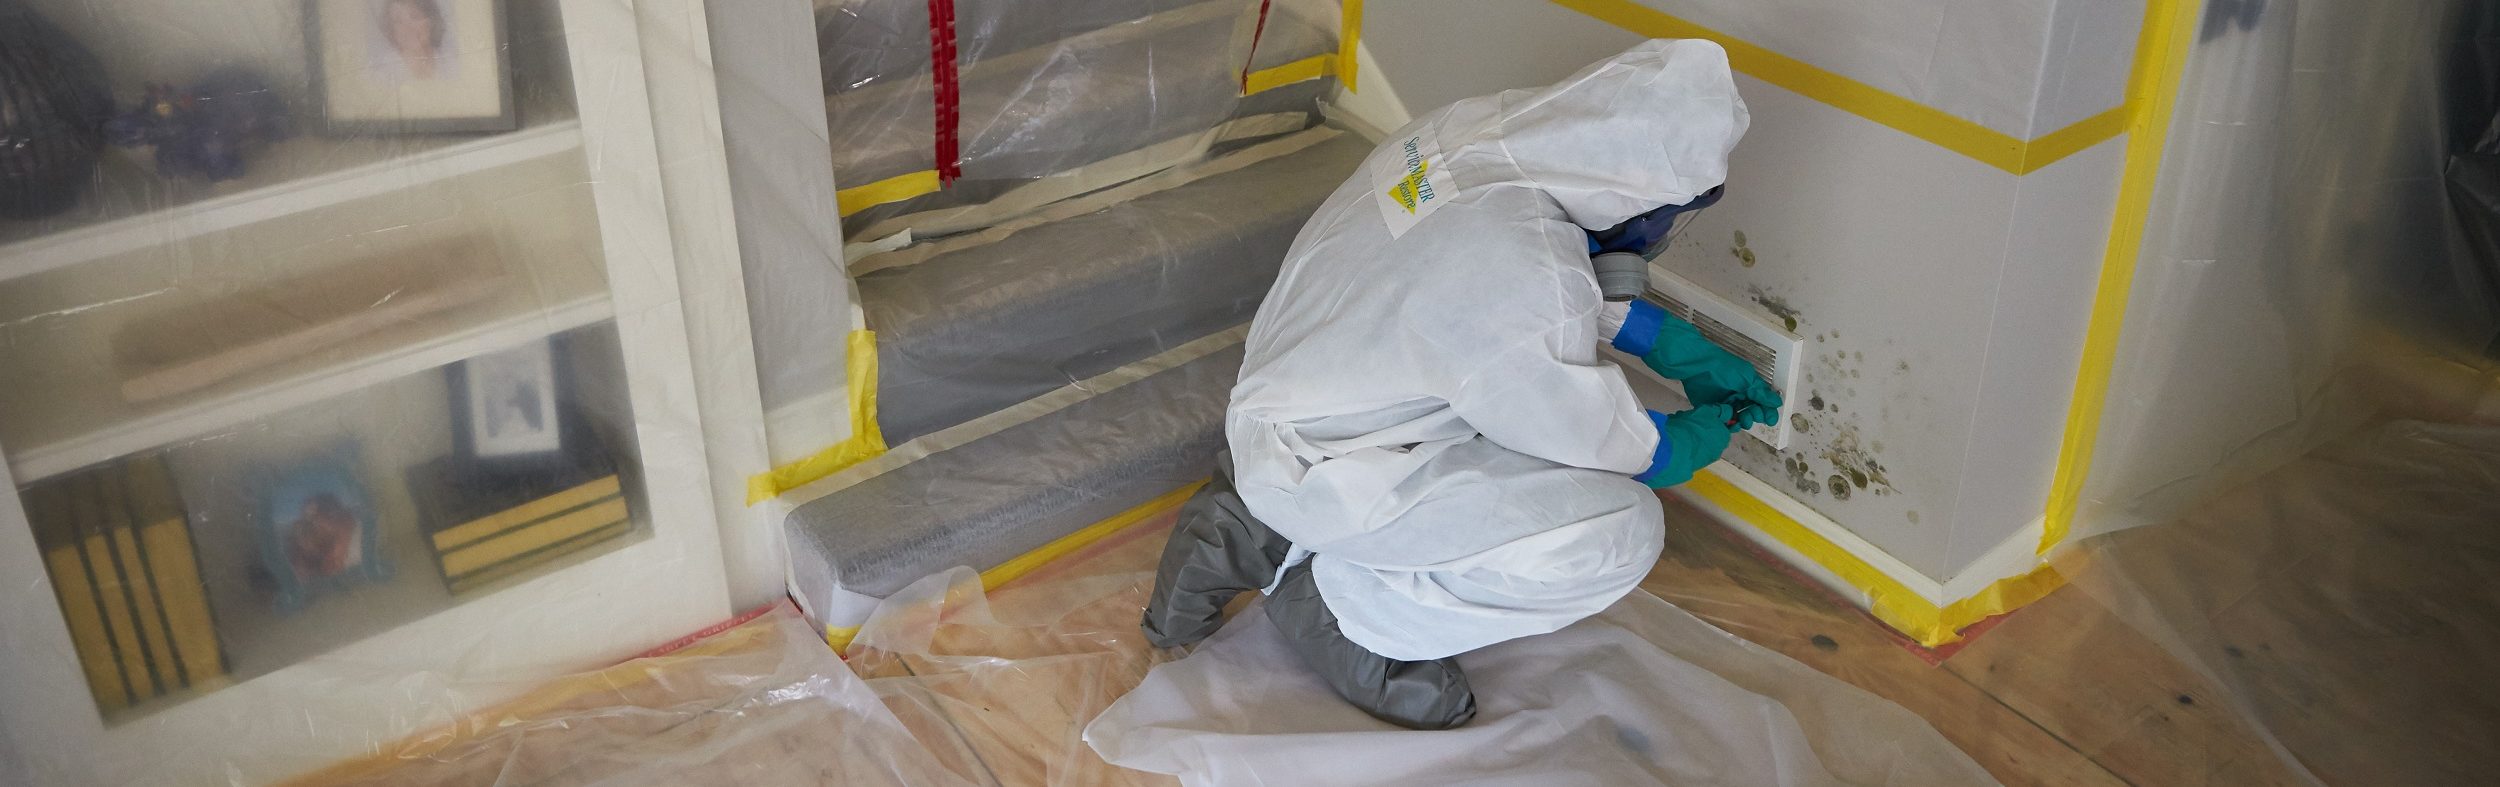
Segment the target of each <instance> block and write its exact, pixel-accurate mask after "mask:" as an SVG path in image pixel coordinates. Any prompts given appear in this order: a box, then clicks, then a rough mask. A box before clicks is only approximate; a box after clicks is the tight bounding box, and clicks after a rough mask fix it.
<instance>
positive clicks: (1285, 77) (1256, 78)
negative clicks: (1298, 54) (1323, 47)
mask: <svg viewBox="0 0 2500 787" xmlns="http://www.w3.org/2000/svg"><path fill="white" fill-rule="evenodd" d="M1337 29H1338V30H1340V31H1343V32H1341V33H1340V34H1339V35H1338V36H1337V53H1336V54H1333V55H1312V56H1310V57H1306V58H1303V59H1300V60H1296V61H1293V62H1291V63H1286V64H1284V65H1281V66H1270V67H1267V68H1262V69H1259V70H1257V71H1252V72H1250V73H1249V74H1247V75H1245V76H1244V77H1242V80H1241V94H1242V95H1245V96H1247V95H1252V94H1255V93H1264V92H1267V91H1269V90H1274V89H1276V88H1280V87H1284V86H1286V85H1290V84H1293V83H1296V82H1308V81H1311V80H1314V79H1319V78H1321V77H1327V76H1335V77H1336V78H1337V81H1338V82H1339V83H1342V84H1344V85H1345V89H1346V92H1348V93H1352V92H1355V86H1354V75H1355V71H1356V70H1357V68H1356V67H1355V64H1356V63H1357V62H1358V60H1359V59H1358V58H1357V57H1356V56H1355V55H1356V53H1357V52H1359V51H1361V50H1360V49H1359V47H1360V45H1361V44H1362V39H1363V0H1345V2H1344V3H1343V4H1341V5H1340V6H1338V19H1337Z"/></svg>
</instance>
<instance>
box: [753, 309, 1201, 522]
mask: <svg viewBox="0 0 2500 787" xmlns="http://www.w3.org/2000/svg"><path fill="white" fill-rule="evenodd" d="M1249 335H1250V326H1249V324H1248V323H1243V324H1241V325H1236V326H1233V327H1232V328H1230V329H1227V330H1224V331H1221V332H1217V333H1213V334H1208V335H1206V336H1202V337H1199V338H1197V339H1194V340H1191V341H1190V342H1188V343H1187V344H1183V345H1181V346H1179V347H1174V348H1172V349H1170V350H1165V351H1163V352H1162V353H1159V354H1156V355H1154V356H1153V357H1149V358H1147V359H1145V360H1142V361H1137V362H1135V363H1131V364H1128V365H1126V366H1122V367H1120V368H1117V369H1113V370H1111V371H1108V372H1104V373H1102V374H1098V375H1095V376H1093V377H1088V378H1086V379H1084V380H1080V381H1077V382H1073V383H1069V384H1067V385H1064V386H1060V387H1059V388H1058V389H1057V390H1054V391H1051V392H1049V393H1045V394H1042V395H1040V396H1036V397H1033V398H1031V399H1027V400H1024V401H1022V402H1018V403H1016V404H1014V405H1011V406H1009V407H1007V408H1006V409H1003V410H999V411H997V412H993V413H990V414H988V415H984V416H981V417H979V418H975V419H972V420H970V421H967V422H964V423H960V424H956V425H954V426H950V427H947V428H945V429H941V430H938V431H937V432H935V433H933V434H925V435H921V436H919V437H916V438H912V440H911V441H910V442H906V443H904V444H902V445H898V446H894V447H892V448H890V449H888V450H887V451H886V452H885V453H882V454H879V455H877V456H875V457H873V458H871V459H869V460H868V461H864V462H860V463H858V464H856V465H853V466H851V467H848V468H844V469H843V470H842V471H841V472H839V473H837V474H835V475H830V476H826V477H825V478H823V479H819V480H817V481H810V482H808V485H807V490H806V491H805V492H804V493H802V494H805V495H807V496H808V498H809V499H816V498H820V497H822V496H824V495H829V494H833V493H835V492H839V491H842V490H843V489H848V488H850V486H851V485H853V484H857V483H859V482H861V481H865V480H868V479H870V478H875V477H877V476H878V475H881V474H884V473H890V472H893V471H894V470H896V469H898V468H901V467H904V466H906V465H909V464H911V463H913V462H917V461H920V460H922V459H925V458H928V457H930V456H933V455H936V454H937V453H938V452H940V451H946V450H951V449H953V448H956V447H958V446H963V445H968V444H971V443H972V442H973V441H975V440H979V439H981V438H984V437H988V436H990V435H994V434H997V433H999V432H1003V431H1006V430H1008V429H1012V428H1015V427H1016V426H1018V425H1021V424H1025V423H1029V422H1031V421H1032V420H1034V419H1036V418H1040V417H1042V416H1045V415H1049V414H1051V413H1055V412H1058V411H1060V410H1063V409H1066V408H1068V407H1072V406H1075V405H1076V404H1077V403H1078V402H1082V401H1085V400H1087V399H1091V398H1093V397H1096V396H1101V395H1103V394H1107V393H1110V392H1112V391H1115V390H1118V389H1119V388H1121V387H1122V386H1126V385H1128V384H1130V383H1134V382H1137V381H1140V380H1144V379H1146V378H1148V377H1152V376H1154V375H1156V374H1159V373H1162V372H1165V371H1169V370H1171V369H1176V368H1179V367H1180V366H1181V365H1182V364H1186V363H1189V362H1192V361H1195V360H1198V359H1200V358H1204V357H1207V356H1209V355H1213V354H1215V353H1217V352H1219V351H1222V350H1223V349H1225V348H1227V347H1233V346H1236V345H1239V344H1241V342H1242V340H1243V339H1244V338H1246V337H1248V336H1249Z"/></svg>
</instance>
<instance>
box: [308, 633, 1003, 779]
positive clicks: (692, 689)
mask: <svg viewBox="0 0 2500 787" xmlns="http://www.w3.org/2000/svg"><path fill="white" fill-rule="evenodd" d="M951 779H952V776H951V774H950V773H949V772H948V771H947V770H946V769H945V768H943V767H941V765H940V764H939V762H938V760H937V759H936V758H935V757H933V756H932V755H930V754H929V753H928V752H927V751H926V750H925V749H923V748H922V747H921V746H920V744H919V743H918V742H917V741H916V740H915V739H914V738H913V737H912V735H911V733H910V732H908V731H906V730H905V729H904V727H903V725H902V723H901V722H900V721H898V720H897V719H896V718H895V716H894V714H893V713H891V712H889V711H887V710H886V708H885V707H884V706H883V705H882V704H881V703H880V702H879V701H878V697H877V694H876V693H875V692H873V691H871V690H870V689H869V687H868V685H867V684H865V683H863V682H861V681H860V680H859V679H858V678H857V677H855V676H853V675H852V674H851V671H850V670H848V669H845V668H844V667H843V664H842V661H841V659H839V658H836V657H835V656H834V654H833V652H832V651H830V650H827V649H826V648H825V646H824V642H823V640H821V639H818V638H817V637H816V635H815V632H814V630H813V629H812V628H811V627H810V626H808V624H807V622H806V621H805V620H804V619H803V618H801V617H800V616H799V614H798V611H797V610H796V609H793V608H791V607H789V606H787V605H784V606H781V607H776V608H774V609H773V610H772V611H770V612H768V613H766V614H765V615H763V616H762V617H760V618H757V619H755V620H752V621H749V622H747V623H744V624H742V625H739V626H737V627H734V628H731V629H728V630H727V631H723V632H720V633H718V634H715V635H712V636H710V637H706V638H704V639H701V640H699V641H696V642H694V643H692V644H690V645H688V646H686V647H684V648H682V649H679V650H676V651H673V652H670V653H667V654H664V655H658V656H649V657H644V658H639V659H634V660H632V661H628V662H625V663H623V664H620V665H617V666H615V667H611V668H608V669H604V670H600V671H597V672H590V673H583V674H579V675H574V676H570V677H567V678H564V679H561V680H557V681H555V682H552V683H549V684H547V685H546V686H543V687H541V688H539V689H538V690H536V691H533V692H531V693H530V694H528V695H526V696H524V697H522V698H521V699H519V700H517V701H515V702H513V703H511V704H508V705H504V706H502V707H500V708H497V709H494V710H490V711H487V712H485V713H481V714H478V715H476V716H472V717H470V718H468V719H467V720H464V721H463V722H461V723H459V724H457V725H454V726H452V727H448V728H445V729H442V730H437V731H435V732H431V733H427V734H423V735H419V736H416V737H413V738H409V739H407V740H405V741H401V742H399V743H397V744H393V745H389V746H385V747H382V749H381V750H380V751H378V752H377V753H376V754H375V755H374V756H372V757H370V758H367V759H364V760H357V761H351V762H349V763H346V764H343V765H340V766H336V767H333V768H331V769H329V770H325V771H321V772H317V773H314V774H311V775H308V776H305V777H303V778H300V779H297V780H296V781H295V782H293V783H294V784H302V785H376V786H379V785H431V784H463V785H489V784H491V785H506V784H529V785H589V784H598V785H645V784H648V785H710V784H718V785H732V784H910V785H944V784H954V783H959V782H955V781H952V780H951Z"/></svg>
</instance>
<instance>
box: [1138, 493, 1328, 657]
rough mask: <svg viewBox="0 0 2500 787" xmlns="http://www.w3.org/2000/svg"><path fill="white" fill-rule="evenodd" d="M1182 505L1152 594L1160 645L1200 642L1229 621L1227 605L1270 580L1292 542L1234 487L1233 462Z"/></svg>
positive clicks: (1148, 625) (1155, 638) (1155, 639)
mask: <svg viewBox="0 0 2500 787" xmlns="http://www.w3.org/2000/svg"><path fill="white" fill-rule="evenodd" d="M1218 464H1219V466H1220V467H1219V469H1218V472H1217V473H1216V475H1215V480H1213V481H1210V482H1208V483H1207V485H1206V487H1205V488H1203V489H1200V490H1198V494H1196V495H1193V496H1191V497H1190V498H1189V502H1188V503H1187V504H1184V505H1182V506H1181V514H1180V520H1179V521H1177V522H1175V523H1174V524H1173V525H1172V539H1171V540H1170V541H1166V542H1164V544H1163V562H1162V563H1161V564H1160V565H1158V566H1156V568H1155V589H1154V593H1153V595H1150V596H1148V597H1147V599H1146V619H1145V621H1144V622H1143V623H1142V625H1143V626H1144V628H1145V629H1146V641H1147V642H1148V643H1150V644H1152V645H1154V646H1155V647H1158V648H1175V647H1180V646H1182V645H1190V644H1195V643H1196V642H1198V641H1199V640H1202V639H1206V638H1207V637H1208V636H1210V635H1212V634H1214V633H1215V630H1216V629H1218V628H1221V627H1222V626H1223V625H1224V621H1223V615H1224V605H1225V604H1229V603H1232V600H1233V597H1234V596H1238V595H1241V594H1242V593H1243V592H1245V591H1252V590H1258V589H1260V588H1264V587H1267V583H1268V582H1270V581H1272V580H1274V579H1275V578H1276V567H1277V566H1280V565H1283V564H1284V562H1285V551H1286V550H1287V549H1288V548H1290V547H1291V546H1292V544H1291V543H1290V542H1288V541H1286V540H1285V538H1284V536H1280V535H1277V534H1276V531H1274V530H1269V529H1267V526H1266V525H1263V524H1259V521H1258V520H1257V519H1254V518H1252V517H1251V516H1250V509H1249V508H1247V507H1244V506H1243V505H1242V503H1241V495H1239V494H1236V493H1235V492H1234V491H1233V482H1232V473H1231V472H1229V471H1230V470H1231V469H1232V468H1231V463H1230V462H1224V461H1222V460H1218Z"/></svg>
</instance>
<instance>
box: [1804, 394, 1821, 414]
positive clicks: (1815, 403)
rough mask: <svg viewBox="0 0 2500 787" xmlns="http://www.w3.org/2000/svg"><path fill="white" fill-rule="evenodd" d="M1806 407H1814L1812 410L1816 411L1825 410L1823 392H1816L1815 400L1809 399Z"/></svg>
mask: <svg viewBox="0 0 2500 787" xmlns="http://www.w3.org/2000/svg"><path fill="white" fill-rule="evenodd" d="M1806 406H1807V407H1812V408H1814V409H1816V410H1821V409H1823V392H1821V391H1816V392H1814V398H1812V399H1807V400H1806Z"/></svg>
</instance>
